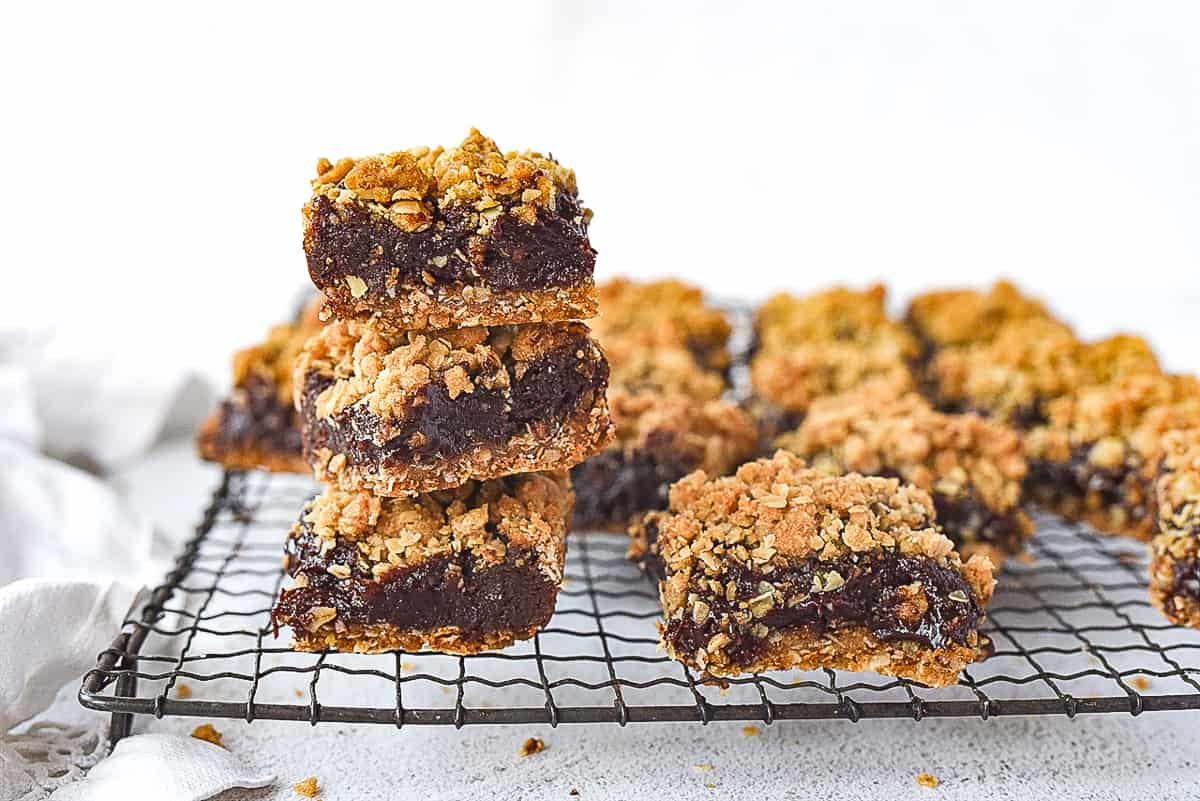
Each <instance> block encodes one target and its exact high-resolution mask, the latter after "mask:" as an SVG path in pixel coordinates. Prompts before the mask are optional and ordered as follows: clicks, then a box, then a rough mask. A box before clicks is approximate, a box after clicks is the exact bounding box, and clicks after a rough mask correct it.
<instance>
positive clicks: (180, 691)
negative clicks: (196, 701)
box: [175, 682, 192, 698]
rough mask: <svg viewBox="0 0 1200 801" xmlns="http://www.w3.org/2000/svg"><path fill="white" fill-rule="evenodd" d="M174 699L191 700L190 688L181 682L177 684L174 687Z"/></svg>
mask: <svg viewBox="0 0 1200 801" xmlns="http://www.w3.org/2000/svg"><path fill="white" fill-rule="evenodd" d="M175 697H176V698H191V697H192V688H191V687H189V686H187V685H186V684H184V683H183V682H179V684H178V685H176V686H175Z"/></svg>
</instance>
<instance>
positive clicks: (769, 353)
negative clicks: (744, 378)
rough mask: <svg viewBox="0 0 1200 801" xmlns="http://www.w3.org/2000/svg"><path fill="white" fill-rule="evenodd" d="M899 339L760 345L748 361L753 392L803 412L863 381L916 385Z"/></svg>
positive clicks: (901, 387)
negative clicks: (866, 342) (777, 346)
mask: <svg viewBox="0 0 1200 801" xmlns="http://www.w3.org/2000/svg"><path fill="white" fill-rule="evenodd" d="M902 354H903V351H902V350H901V349H900V346H899V345H898V344H897V343H894V342H891V341H887V340H883V341H879V342H876V343H874V344H872V345H866V346H864V345H857V344H853V343H847V342H831V341H813V342H808V343H805V344H799V345H795V346H793V347H790V348H780V349H777V350H762V351H759V352H758V353H757V354H756V355H755V356H754V359H753V360H752V361H751V363H750V380H751V384H752V385H753V387H754V392H755V395H756V396H757V397H758V398H759V399H761V400H762V401H764V402H766V403H767V404H768V405H769V406H771V407H774V408H776V409H782V410H784V411H785V412H790V413H803V412H804V411H806V410H807V409H808V407H809V405H810V404H811V403H812V402H813V401H815V400H817V399H818V398H822V397H825V396H828V395H836V394H838V393H841V392H845V391H847V390H850V389H854V388H855V387H858V386H860V385H862V384H864V383H867V382H874V383H882V384H886V385H890V386H892V387H894V388H895V390H896V391H897V392H905V391H908V390H911V389H912V388H913V387H914V383H915V382H914V379H913V375H912V371H911V370H910V369H909V367H908V364H907V363H906V361H905V359H904V358H903V355H902Z"/></svg>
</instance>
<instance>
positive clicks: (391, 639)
mask: <svg viewBox="0 0 1200 801" xmlns="http://www.w3.org/2000/svg"><path fill="white" fill-rule="evenodd" d="M540 628H541V626H530V627H528V628H526V629H522V630H519V631H491V632H488V633H487V634H484V635H482V636H479V635H474V636H472V637H464V636H463V632H462V631H461V630H460V629H458V628H457V627H454V626H443V627H442V628H438V629H434V630H432V631H419V632H414V631H406V630H404V629H399V628H397V627H395V626H392V625H389V624H387V623H371V624H360V623H352V624H350V625H347V626H344V627H343V628H342V630H341V631H337V630H336V629H334V628H332V627H326V628H322V629H318V630H317V631H315V632H310V631H306V630H304V629H294V630H293V631H292V648H293V649H294V650H297V651H324V650H325V649H327V648H328V649H331V650H334V651H338V652H340V653H358V654H381V653H386V652H387V651H395V650H400V651H406V652H409V653H416V652H417V651H420V650H421V649H423V648H427V649H429V650H431V651H436V652H438V653H442V654H461V655H464V656H469V655H471V654H478V653H483V652H484V651H498V650H500V649H501V648H507V647H508V646H510V645H512V644H513V643H514V642H516V641H518V640H528V639H529V638H530V637H532V636H533V635H534V634H536V633H537V632H538V630H539V629H540Z"/></svg>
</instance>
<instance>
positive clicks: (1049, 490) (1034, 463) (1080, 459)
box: [1024, 444, 1156, 522]
mask: <svg viewBox="0 0 1200 801" xmlns="http://www.w3.org/2000/svg"><path fill="white" fill-rule="evenodd" d="M1091 449H1092V446H1091V445H1090V444H1087V445H1078V446H1076V447H1074V448H1073V449H1072V450H1071V455H1070V457H1069V458H1068V459H1067V461H1065V462H1052V461H1048V460H1046V459H1030V460H1029V474H1028V475H1027V476H1026V478H1025V484H1024V490H1025V492H1026V493H1028V494H1029V496H1030V497H1032V498H1033V499H1034V500H1037V501H1040V502H1042V503H1051V504H1052V503H1055V502H1058V501H1062V500H1064V499H1067V498H1071V499H1077V500H1079V501H1083V500H1085V499H1088V498H1094V499H1096V500H1097V501H1099V503H1101V504H1102V505H1104V506H1119V507H1122V508H1124V509H1125V510H1126V512H1127V513H1128V515H1129V520H1130V521H1131V522H1138V521H1141V520H1144V519H1145V518H1146V516H1147V515H1153V514H1155V513H1156V511H1155V509H1154V508H1152V507H1153V505H1154V488H1153V486H1151V485H1150V484H1149V483H1148V482H1146V481H1145V479H1143V478H1142V477H1141V475H1140V470H1139V469H1138V468H1137V467H1135V466H1133V465H1129V464H1123V465H1121V467H1119V468H1116V469H1108V468H1103V467H1099V466H1097V465H1094V464H1091V463H1090V462H1089V461H1088V454H1089V453H1090V452H1091Z"/></svg>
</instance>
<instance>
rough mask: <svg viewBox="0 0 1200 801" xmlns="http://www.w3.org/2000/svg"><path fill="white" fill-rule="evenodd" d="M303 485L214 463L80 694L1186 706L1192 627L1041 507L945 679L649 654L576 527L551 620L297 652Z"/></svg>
mask: <svg viewBox="0 0 1200 801" xmlns="http://www.w3.org/2000/svg"><path fill="white" fill-rule="evenodd" d="M313 492H314V487H313V485H312V484H311V483H310V482H309V481H308V480H307V479H304V478H301V477H298V476H286V475H272V474H268V473H261V472H254V473H240V472H230V473H227V474H226V475H225V477H224V479H223V480H222V482H221V484H220V486H219V487H218V488H217V491H216V492H215V494H214V496H213V499H212V503H211V505H210V506H209V507H208V509H206V510H205V511H204V514H203V518H202V520H201V522H200V524H199V526H198V527H197V529H196V534H195V536H194V537H193V539H191V540H190V541H189V542H188V543H187V545H186V546H185V548H184V549H183V552H182V554H181V555H180V556H179V559H178V561H177V562H176V565H175V567H174V569H173V570H172V571H171V572H170V574H168V576H167V577H166V580H165V581H164V582H163V584H161V585H159V586H158V587H157V588H155V589H154V591H153V593H152V595H151V597H150V598H149V599H148V600H147V601H145V602H144V603H142V604H141V605H140V606H139V607H138V608H137V609H135V610H134V611H133V612H132V613H131V616H130V617H129V619H128V620H126V621H125V624H124V627H123V629H122V631H121V632H120V634H119V635H118V636H117V638H116V639H115V640H114V641H113V643H112V645H111V646H110V647H109V648H108V649H107V650H105V651H104V652H103V653H102V654H101V655H100V657H99V662H98V664H97V665H96V667H95V668H93V669H92V670H91V671H90V672H89V673H88V674H87V676H86V677H85V678H84V682H83V687H82V688H81V690H80V693H79V698H80V701H81V702H82V703H83V705H84V706H86V707H89V708H91V709H99V710H104V711H108V712H111V713H112V715H113V718H112V737H113V738H114V739H117V738H120V737H123V736H124V735H126V734H128V733H129V731H130V726H131V725H132V720H133V716H134V715H155V716H157V717H162V716H164V715H180V716H195V717H205V718H218V717H225V718H242V719H245V720H254V719H273V720H295V721H307V722H309V723H312V724H316V723H319V722H323V721H336V722H343V723H382V724H389V725H394V726H404V725H406V724H452V725H455V726H463V725H467V724H478V723H549V724H551V725H557V724H559V723H601V722H611V723H618V724H621V725H624V724H626V723H631V722H633V723H640V722H668V721H699V722H702V723H708V722H710V721H721V720H740V721H763V722H766V723H770V722H772V721H773V720H782V719H815V718H844V719H847V720H851V721H858V720H864V719H869V718H897V717H907V718H913V719H917V720H919V719H921V718H922V717H926V716H960V717H961V716H976V717H979V718H982V719H986V718H988V717H990V716H993V715H1048V714H1057V715H1068V716H1073V715H1076V714H1081V713H1095V712H1124V713H1129V714H1134V715H1137V714H1139V713H1141V712H1146V711H1153V710H1179V709H1200V632H1196V631H1191V630H1188V629H1183V628H1180V627H1176V626H1172V625H1170V624H1169V623H1167V622H1166V620H1165V619H1163V618H1162V617H1161V616H1160V615H1159V614H1158V613H1157V612H1156V611H1155V610H1154V609H1153V608H1152V607H1151V606H1150V604H1149V603H1148V602H1147V600H1146V586H1145V582H1146V579H1145V575H1146V565H1145V547H1144V546H1143V545H1142V544H1140V543H1136V542H1133V541H1130V540H1125V539H1120V538H1112V537H1105V536H1103V535H1098V534H1096V533H1094V532H1092V531H1090V530H1089V529H1087V528H1085V527H1081V526H1076V525H1070V524H1066V523H1063V522H1062V521H1060V520H1058V519H1056V518H1053V517H1050V516H1046V515H1041V516H1038V518H1037V523H1038V534H1037V536H1036V537H1035V538H1034V539H1033V540H1032V542H1031V543H1030V547H1029V552H1028V554H1027V556H1026V557H1025V558H1021V559H1013V560H1010V564H1009V565H1008V566H1007V567H1006V568H1005V570H1004V572H1003V573H1002V574H1001V576H1000V579H999V586H998V588H997V592H996V596H995V598H994V600H993V602H992V606H991V608H990V609H989V612H988V620H989V623H988V630H987V633H988V634H989V636H990V637H991V638H992V640H993V641H994V643H995V646H996V652H995V655H994V656H993V657H991V658H990V659H988V660H986V661H985V662H982V663H979V664H976V665H972V666H971V667H970V669H969V670H967V671H964V673H963V675H962V678H961V680H960V682H959V684H958V685H957V686H954V687H947V688H942V689H937V690H934V689H929V688H926V687H923V686H922V685H919V684H915V683H913V682H909V681H905V680H896V679H885V678H881V677H879V676H876V675H873V674H852V673H843V672H835V671H829V670H826V671H814V672H778V673H769V674H763V675H761V676H753V677H744V678H740V679H734V680H732V681H731V682H730V684H729V686H728V687H726V688H725V689H724V690H721V689H719V688H715V687H711V686H706V685H702V684H700V683H698V680H697V679H698V677H697V676H695V675H694V674H692V673H691V672H690V671H688V670H687V669H685V668H684V667H683V666H682V665H680V664H678V663H676V662H673V661H671V660H670V659H668V658H667V657H666V656H665V655H664V654H663V652H662V651H661V650H659V649H658V647H657V645H658V635H657V630H656V627H655V624H656V621H657V620H658V617H659V607H658V600H657V594H656V592H655V589H654V587H653V586H652V585H651V583H650V582H649V581H648V580H647V579H646V578H645V577H644V576H642V575H641V573H639V572H638V570H637V569H636V568H635V567H634V566H633V565H632V564H630V563H629V562H628V561H627V560H626V559H625V555H624V553H625V546H626V540H625V538H624V537H623V536H619V535H606V534H584V535H576V534H572V535H571V539H570V543H569V548H568V557H567V568H566V581H565V582H564V585H563V588H562V591H561V592H560V595H559V600H558V606H557V608H556V610H555V614H554V617H553V619H552V620H551V621H550V624H549V625H548V626H547V627H546V628H545V629H544V630H543V631H541V632H540V633H539V634H538V635H537V636H536V637H535V638H534V639H533V640H530V641H528V642H524V643H518V644H516V645H513V646H511V647H510V648H507V649H505V650H504V651H501V652H495V653H485V654H478V655H475V656H467V657H458V656H449V655H445V654H435V653H428V652H422V653H417V654H406V653H392V654H384V655H378V656H367V655H362V654H337V653H321V654H311V653H297V652H293V651H291V650H290V649H288V648H287V646H286V643H287V642H288V637H289V633H288V632H287V631H286V630H285V631H283V632H282V633H281V634H280V635H279V637H278V638H276V636H275V632H274V630H273V628H272V625H271V619H270V610H271V606H272V603H273V600H274V598H275V595H276V593H277V592H278V590H279V587H280V584H281V582H282V580H283V572H282V569H281V555H282V541H283V537H284V535H285V533H286V531H287V530H288V527H289V526H290V525H291V522H292V520H293V519H294V518H295V516H296V514H297V512H298V510H299V509H300V506H301V505H302V503H303V502H304V501H305V500H306V499H307V498H308V497H309V496H310V495H311V494H312V493H313Z"/></svg>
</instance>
